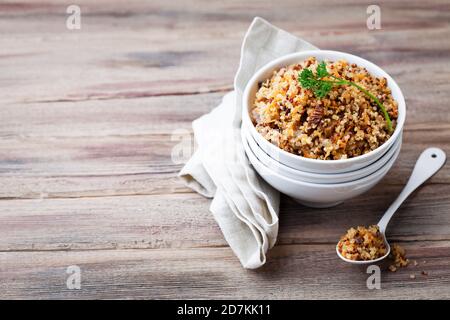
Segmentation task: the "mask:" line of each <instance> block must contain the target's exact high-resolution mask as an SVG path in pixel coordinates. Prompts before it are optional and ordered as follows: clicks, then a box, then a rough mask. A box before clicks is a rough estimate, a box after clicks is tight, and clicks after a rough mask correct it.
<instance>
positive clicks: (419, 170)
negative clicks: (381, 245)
mask: <svg viewBox="0 0 450 320" xmlns="http://www.w3.org/2000/svg"><path fill="white" fill-rule="evenodd" d="M445 158H446V157H445V152H444V151H442V150H441V149H439V148H428V149H426V150H425V151H423V152H422V154H421V155H420V156H419V159H417V162H416V165H415V166H414V170H413V172H412V174H411V176H410V177H409V180H408V183H407V184H406V186H405V187H404V188H403V190H402V192H401V193H400V194H399V196H398V197H397V199H395V201H394V203H392V204H391V206H390V207H389V209H387V211H386V213H385V214H384V215H383V217H382V218H381V220H380V221H379V222H378V226H379V227H380V232H382V233H383V234H384V233H385V231H386V227H387V224H388V223H389V220H391V218H392V216H393V215H394V213H395V211H397V209H398V207H400V205H401V204H402V203H403V201H405V200H406V198H408V196H409V195H410V194H411V193H412V192H413V191H414V190H416V189H417V187H419V186H420V185H421V184H422V183H424V182H425V181H427V180H428V178H430V177H431V176H432V175H433V174H435V173H436V172H438V171H439V169H440V168H441V167H442V166H443V165H444V163H445Z"/></svg>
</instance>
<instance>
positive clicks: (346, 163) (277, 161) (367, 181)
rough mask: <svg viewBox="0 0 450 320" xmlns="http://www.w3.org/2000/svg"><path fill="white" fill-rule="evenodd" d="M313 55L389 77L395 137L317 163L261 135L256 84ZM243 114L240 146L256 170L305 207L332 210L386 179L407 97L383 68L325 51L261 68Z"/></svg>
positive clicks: (251, 84)
mask: <svg viewBox="0 0 450 320" xmlns="http://www.w3.org/2000/svg"><path fill="white" fill-rule="evenodd" d="M311 56H313V57H316V58H317V59H318V60H319V61H321V60H330V61H336V60H339V59H345V60H347V61H348V62H349V63H356V64H357V65H358V66H360V67H364V68H366V69H367V71H368V72H369V73H370V74H372V75H373V76H376V77H385V78H386V79H387V83H388V86H389V88H390V89H391V91H392V96H393V97H394V99H395V100H396V101H397V102H398V119H397V125H396V128H395V130H394V132H393V134H392V135H391V137H390V138H389V139H388V140H387V141H386V142H385V143H384V144H382V145H381V146H380V147H378V148H377V149H375V150H373V151H371V152H369V153H366V154H364V155H361V156H358V157H354V158H349V159H342V160H318V159H309V158H304V157H301V156H298V155H295V154H292V153H289V152H286V151H284V150H282V149H280V148H278V146H275V145H274V144H271V143H270V142H268V141H267V140H266V139H265V138H264V137H263V136H262V135H261V134H259V133H258V131H257V130H256V128H255V126H254V125H253V123H252V121H251V119H250V114H249V111H250V109H251V107H252V105H253V101H254V99H255V94H256V92H257V90H258V84H259V83H260V82H261V81H264V80H266V79H267V78H269V77H270V76H271V75H272V72H273V71H274V70H278V69H280V68H282V67H284V66H287V65H290V64H293V63H299V62H302V61H303V60H305V59H307V58H308V57H311ZM242 111H243V112H242V142H243V145H244V149H245V152H246V154H247V157H248V159H249V160H250V162H251V164H252V165H253V167H254V168H255V170H256V171H257V172H258V173H259V175H260V176H261V177H262V178H263V179H264V180H265V181H266V182H267V183H268V184H270V185H271V186H272V187H274V188H275V189H277V190H279V191H280V192H282V193H284V194H286V195H288V196H291V197H292V198H294V199H296V200H297V201H298V202H300V203H302V204H304V205H307V206H310V207H317V208H325V207H331V206H334V205H337V204H339V203H341V202H343V201H345V200H348V199H350V198H353V197H355V196H358V195H360V194H362V193H364V192H366V191H368V190H369V189H370V188H372V187H373V186H375V185H376V184H377V183H378V182H379V181H380V180H381V179H382V178H383V177H384V176H385V175H386V173H387V172H388V171H389V169H390V168H391V167H392V165H393V164H394V162H395V160H396V159H397V157H398V155H399V153H400V148H401V145H402V132H403V124H404V122H405V115H406V107H405V99H404V97H403V94H402V92H401V90H400V88H399V87H398V85H397V83H396V82H395V81H394V80H393V79H392V78H391V77H390V76H389V75H388V74H387V73H386V72H384V71H383V70H382V69H381V68H380V67H378V66H376V65H375V64H373V63H371V62H369V61H367V60H365V59H362V58H360V57H357V56H354V55H351V54H347V53H343V52H337V51H323V50H314V51H304V52H299V53H294V54H290V55H287V56H283V57H281V58H279V59H277V60H275V61H273V62H271V63H269V64H267V65H265V66H264V67H262V68H261V69H260V70H259V71H258V72H257V73H256V74H255V75H254V76H253V77H252V78H251V80H250V81H249V83H248V84H247V87H246V89H245V92H244V94H243V110H242Z"/></svg>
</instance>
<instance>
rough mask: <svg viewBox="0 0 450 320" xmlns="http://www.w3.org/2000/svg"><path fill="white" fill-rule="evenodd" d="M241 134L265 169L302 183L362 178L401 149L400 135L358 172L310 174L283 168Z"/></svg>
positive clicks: (246, 135)
mask: <svg viewBox="0 0 450 320" xmlns="http://www.w3.org/2000/svg"><path fill="white" fill-rule="evenodd" d="M242 134H243V135H244V138H245V139H246V140H247V143H248V146H249V148H250V150H251V151H252V152H253V154H254V155H255V156H256V158H257V159H258V160H259V161H260V162H262V163H263V164H264V165H265V166H266V167H268V168H270V169H272V170H273V171H275V172H277V173H278V174H280V175H282V176H285V177H288V178H291V179H293V180H300V181H304V182H311V183H344V182H350V181H353V180H357V179H361V178H364V177H366V176H368V175H370V174H372V173H374V172H375V171H377V170H379V169H380V168H381V167H383V166H384V165H386V163H387V162H388V161H389V160H390V159H391V158H392V156H393V155H394V153H395V152H396V151H398V149H400V148H401V144H402V135H400V136H399V137H398V138H397V140H396V141H395V142H394V145H393V146H392V147H391V148H390V149H389V150H388V151H387V152H386V153H385V154H384V155H383V156H382V157H381V158H380V159H378V160H376V161H375V162H373V163H372V164H370V165H368V166H367V167H364V168H361V169H359V170H355V171H351V172H343V173H336V174H332V173H310V172H305V171H300V170H296V169H293V168H291V167H288V166H285V165H283V164H282V163H280V162H278V161H276V160H274V159H272V158H271V157H270V156H269V155H268V154H267V153H265V152H264V151H263V150H262V149H261V148H260V147H259V145H258V144H257V143H256V141H255V140H254V139H253V137H252V136H251V135H250V134H249V132H248V130H247V129H245V128H242Z"/></svg>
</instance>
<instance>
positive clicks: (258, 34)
mask: <svg viewBox="0 0 450 320" xmlns="http://www.w3.org/2000/svg"><path fill="white" fill-rule="evenodd" d="M312 49H317V48H316V47H314V46H313V45H311V44H309V43H307V42H305V41H303V40H301V39H298V38H296V37H294V36H293V35H291V34H289V33H287V32H285V31H283V30H280V29H278V28H276V27H274V26H273V25H271V24H270V23H268V22H267V21H265V20H263V19H261V18H258V17H257V18H255V19H254V20H253V22H252V24H251V25H250V28H249V29H248V31H247V34H246V35H245V38H244V42H243V44H242V49H241V60H240V64H239V69H238V71H237V74H236V77H235V80H234V91H232V92H230V93H227V94H226V95H225V96H224V97H223V100H222V103H221V104H220V105H219V106H218V107H216V108H215V109H213V110H212V111H211V112H210V113H208V114H206V115H204V116H202V117H200V118H199V119H196V120H195V121H194V122H193V123H192V127H193V129H194V135H195V140H196V142H197V145H198V148H197V150H196V151H195V153H194V155H193V156H192V158H191V159H189V161H188V162H187V163H186V165H185V166H184V168H183V169H182V170H181V171H180V174H179V175H180V177H181V179H183V180H184V181H185V182H186V184H187V185H188V186H189V187H191V188H192V189H193V190H195V191H196V192H198V193H200V194H202V195H203V196H205V197H208V198H213V200H212V203H211V207H210V210H211V212H212V214H213V216H214V218H215V220H216V221H217V223H218V224H219V227H220V229H221V230H222V232H223V235H224V237H225V239H226V241H227V242H228V244H229V245H230V247H231V249H232V250H233V252H234V253H235V254H236V256H237V257H238V258H239V260H240V262H241V264H242V265H243V266H244V268H250V269H254V268H258V267H260V266H262V265H263V264H264V263H265V261H266V253H267V250H268V249H270V248H272V247H273V245H274V244H275V242H276V239H277V235H278V212H279V199H280V196H279V193H278V191H276V190H274V189H273V188H271V187H270V186H269V185H267V184H266V183H265V182H264V180H262V179H261V178H260V177H259V176H258V175H257V174H256V173H255V171H254V170H253V167H252V166H251V164H249V162H248V160H247V157H246V155H245V151H244V149H243V146H242V142H241V136H240V125H241V110H242V104H241V100H242V93H243V91H244V89H245V86H246V84H247V82H248V81H249V80H250V78H251V77H252V76H253V74H254V73H255V72H256V71H257V70H258V69H259V68H260V67H262V66H263V65H265V64H266V63H268V62H269V61H271V60H273V59H275V58H277V57H280V56H282V55H285V54H289V53H292V52H297V51H302V50H312Z"/></svg>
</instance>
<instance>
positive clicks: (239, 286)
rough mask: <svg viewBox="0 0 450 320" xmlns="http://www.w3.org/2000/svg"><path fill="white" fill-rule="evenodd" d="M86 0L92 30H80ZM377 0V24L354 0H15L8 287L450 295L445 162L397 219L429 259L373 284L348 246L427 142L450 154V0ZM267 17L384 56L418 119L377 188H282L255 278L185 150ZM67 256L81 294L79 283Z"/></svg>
mask: <svg viewBox="0 0 450 320" xmlns="http://www.w3.org/2000/svg"><path fill="white" fill-rule="evenodd" d="M74 2H75V4H78V5H79V6H80V7H81V10H82V15H81V22H82V28H81V30H68V29H67V28H66V18H67V14H66V13H65V10H66V7H67V6H68V5H69V4H73V3H74ZM377 3H378V4H379V5H380V6H381V19H382V20H381V21H382V29H381V30H372V31H371V30H368V29H367V27H366V19H367V14H366V8H367V6H368V5H369V4H371V2H368V1H356V0H355V1H353V0H345V1H338V2H330V1H325V0H311V1H299V0H292V1H290V0H286V1H285V0H278V1H261V0H259V1H220V2H219V1H206V0H205V1H160V0H157V1H156V0H155V1H135V0H129V1H118V0H113V1H110V0H108V1H107V0H101V1H86V0H77V1H57V0H46V1H40V0H36V1H29V0H27V1H16V0H11V1H8V2H4V1H1V2H0V298H7V299H17V298H68V299H77V298H147V299H152V298H206V299H210V298H255V299H262V298H288V299H293V298H339V299H352V298H364V299H366V298H367V299H371V298H386V299H397V298H398V299H401V298H450V268H449V267H448V266H449V265H450V212H449V211H450V169H449V166H448V165H446V166H445V167H444V168H443V169H442V170H441V171H440V172H439V173H438V174H437V175H436V176H434V177H433V178H432V179H431V180H430V181H429V183H428V184H427V185H426V186H424V187H423V188H421V189H420V190H419V191H417V192H416V193H415V194H414V196H413V197H411V198H410V199H409V200H408V201H407V203H406V204H405V205H403V207H402V208H401V209H400V210H399V212H398V215H397V216H396V217H395V219H394V221H393V222H392V224H391V225H390V227H389V230H388V233H389V234H388V236H389V238H390V239H391V240H392V241H393V242H397V243H400V244H401V245H403V246H404V247H405V248H406V250H407V253H408V256H409V258H410V259H411V260H417V262H419V265H418V266H415V267H414V266H410V267H408V268H406V269H402V270H399V271H397V272H396V273H390V272H387V271H383V273H382V289H381V290H368V289H367V288H366V279H367V276H368V275H367V274H366V273H365V269H364V268H359V267H353V266H349V265H347V264H344V263H343V262H341V261H339V260H338V259H337V258H336V254H335V251H334V246H335V243H336V241H337V239H338V237H339V236H340V235H341V233H342V232H343V231H345V229H346V228H347V227H348V226H350V225H355V224H370V223H374V222H376V221H377V220H378V218H379V217H380V216H381V214H382V213H383V211H384V210H385V209H386V208H387V207H388V206H389V204H390V203H391V201H393V200H394V199H395V197H396V195H397V194H398V193H399V191H400V190H401V188H402V187H403V185H404V184H405V182H406V180H407V177H408V175H409V173H410V172H411V170H412V167H413V164H414V162H415V160H416V158H417V156H418V155H419V153H420V152H421V151H422V150H423V149H424V148H426V147H428V146H431V145H433V146H438V147H441V148H443V149H444V150H445V151H446V152H447V153H448V154H450V116H449V113H448V110H449V100H450V84H449V83H450V64H449V57H450V40H449V39H450V27H449V21H450V2H449V1H419V0H414V1H378V2H377ZM256 15H259V16H262V17H264V18H266V19H268V20H269V21H271V22H272V23H274V24H276V25H278V26H280V27H281V28H284V29H286V30H288V31H290V32H292V33H294V34H295V35H297V36H300V37H303V38H304V39H306V40H307V41H310V42H311V43H313V44H315V45H316V46H318V47H320V48H323V49H333V50H341V51H346V52H350V53H354V54H357V55H360V56H362V57H364V58H367V59H369V60H372V61H374V62H375V63H377V64H378V65H380V66H382V67H383V68H384V69H385V70H387V71H388V72H389V73H390V74H391V75H392V76H393V77H394V78H395V79H396V80H397V81H398V83H399V85H400V86H401V88H402V90H403V91H404V94H405V96H406V100H407V108H408V115H407V123H406V127H405V132H404V144H403V148H402V152H401V154H400V158H399V160H398V161H397V163H396V164H395V166H394V168H393V169H392V170H391V171H390V172H389V174H388V175H387V177H386V178H385V179H384V180H383V181H382V182H381V183H380V184H379V185H378V186H377V187H375V188H374V189H373V190H371V191H370V192H368V193H367V194H365V195H362V196H360V197H358V198H356V199H353V200H351V201H348V202H346V203H345V204H342V205H339V206H337V207H335V208H332V209H321V210H318V209H309V208H306V207H302V206H300V205H298V204H296V203H294V202H293V201H292V200H290V199H289V198H287V197H283V198H282V205H281V213H280V219H281V226H280V233H279V240H278V244H277V245H276V247H275V248H274V249H273V250H272V251H271V252H270V253H269V257H268V262H267V264H266V265H265V266H264V267H262V268H261V269H259V270H253V271H251V270H244V269H243V268H242V267H241V266H240V264H239V262H238V261H237V259H236V258H235V256H234V255H233V253H232V252H231V250H230V248H229V247H228V246H227V244H226V242H225V241H224V239H223V237H222V234H221V232H220V230H219V228H218V227H217V225H216V223H215V222H214V220H213V218H212V216H211V214H210V213H209V211H208V207H209V201H208V200H206V199H204V198H202V197H201V196H199V195H197V194H195V193H193V192H192V191H191V190H189V189H188V188H186V187H185V186H184V185H183V184H182V183H181V181H180V180H179V179H177V177H176V176H177V173H178V171H179V170H180V168H181V166H182V165H181V164H175V163H173V162H172V161H171V156H170V155H171V152H172V148H173V146H174V145H175V144H177V143H178V140H177V138H179V137H178V136H176V135H174V133H176V132H181V133H182V135H189V134H190V132H191V121H192V120H193V119H195V118H197V117H199V116H200V115H202V114H204V113H206V112H208V111H209V110H211V109H212V108H213V107H214V106H215V105H217V103H218V102H219V101H220V99H221V97H222V95H223V94H224V92H227V91H228V90H230V89H232V80H233V76H234V73H235V71H236V69H237V65H238V61H239V51H240V44H241V41H242V38H243V35H244V33H245V31H246V30H247V28H248V26H249V24H250V22H251V20H252V19H253V17H254V16H256ZM179 129H182V131H176V130H179ZM183 130H184V131H183ZM425 261H426V262H425ZM70 265H77V266H79V267H80V268H81V270H82V288H81V290H69V289H67V288H66V278H67V274H66V273H65V272H66V268H67V267H68V266H70ZM382 267H383V270H385V268H386V266H385V265H384V266H382ZM421 271H427V272H428V276H424V275H421ZM410 274H415V275H416V278H415V279H410Z"/></svg>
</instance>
